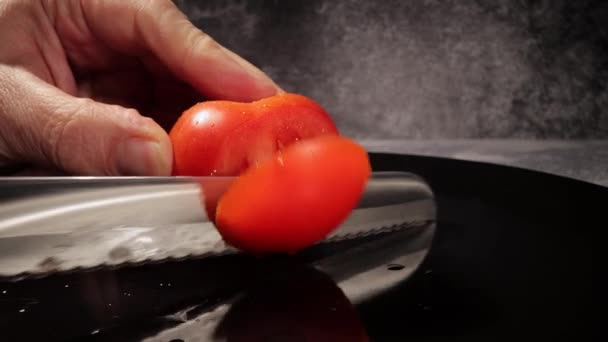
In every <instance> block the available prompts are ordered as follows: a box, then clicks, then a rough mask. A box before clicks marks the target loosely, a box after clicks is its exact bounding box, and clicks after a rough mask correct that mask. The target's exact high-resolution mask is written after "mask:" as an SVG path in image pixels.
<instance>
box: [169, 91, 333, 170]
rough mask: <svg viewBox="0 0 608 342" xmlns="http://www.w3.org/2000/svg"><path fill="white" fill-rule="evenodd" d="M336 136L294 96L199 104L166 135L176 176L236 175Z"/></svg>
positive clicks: (313, 107)
mask: <svg viewBox="0 0 608 342" xmlns="http://www.w3.org/2000/svg"><path fill="white" fill-rule="evenodd" d="M326 134H327V135H337V134H338V129H337V128H336V125H335V124H334V122H333V121H332V119H331V118H330V116H329V115H328V113H327V112H326V111H325V110H324V109H323V108H322V107H321V106H320V105H319V104H317V103H316V102H314V101H312V100H311V99H309V98H307V97H305V96H302V95H297V94H289V93H288V94H279V95H276V96H272V97H268V98H265V99H262V100H259V101H254V102H250V103H244V102H233V101H207V102H201V103H198V104H196V105H194V106H192V107H191V108H190V109H188V110H186V111H185V112H184V113H183V114H182V115H181V116H180V117H179V118H178V120H177V122H176V123H175V125H174V126H173V128H172V129H171V131H170V133H169V137H170V139H171V142H172V145H173V155H174V161H173V175H175V176H212V175H218V176H237V175H239V174H240V173H242V172H243V171H244V170H245V169H247V168H248V167H250V166H255V165H256V164H258V163H260V162H262V161H264V160H266V159H269V158H272V157H273V155H274V153H275V152H276V151H278V150H281V149H283V148H284V147H287V146H289V145H291V144H292V143H294V142H297V141H299V140H303V139H307V138H310V137H315V136H319V135H326Z"/></svg>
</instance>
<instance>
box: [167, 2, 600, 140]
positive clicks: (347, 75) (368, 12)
mask: <svg viewBox="0 0 608 342" xmlns="http://www.w3.org/2000/svg"><path fill="white" fill-rule="evenodd" d="M175 2H176V3H177V5H178V6H179V7H180V8H181V9H182V10H183V11H184V12H185V13H186V14H187V15H188V16H189V17H190V18H191V19H192V20H193V21H194V23H195V24H196V25H197V26H199V27H200V28H201V29H203V30H204V31H205V32H207V33H208V34H210V35H211V36H213V37H214V38H215V39H216V40H218V41H219V42H221V43H222V44H224V45H225V46H227V47H228V48H230V49H232V50H234V51H236V52H237V53H239V54H240V55H242V56H244V57H245V58H247V59H249V60H250V61H251V62H253V63H254V64H256V65H257V66H259V67H261V68H262V69H263V70H264V71H266V72H267V73H269V74H270V75H271V76H272V77H273V78H274V79H275V80H276V81H277V82H278V83H279V84H280V85H281V86H282V87H283V88H284V89H286V90H287V91H290V92H296V93H301V94H303V95H307V96H310V97H312V98H313V99H315V100H316V101H317V102H319V103H320V104H321V105H323V106H324V107H325V108H326V109H327V110H328V111H329V112H330V114H331V115H332V116H333V117H334V119H335V120H336V122H337V124H338V126H339V128H340V129H341V130H342V132H343V133H345V134H347V135H350V136H353V137H357V138H359V139H377V138H380V139H467V138H501V139H503V138H526V139H600V138H608V87H607V85H608V1H601V0H600V1H593V0H577V1H568V0H554V1H545V0H534V1H532V0H528V1H524V0H495V1H485V0H483V1H482V0H412V1H399V0H384V1H370V0H343V1H329V0H306V1H304V0H300V1H294V0H291V1H280V0H249V1H245V0H228V1H227V0H205V1H194V0H176V1H175Z"/></svg>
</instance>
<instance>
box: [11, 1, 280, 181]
mask: <svg viewBox="0 0 608 342" xmlns="http://www.w3.org/2000/svg"><path fill="white" fill-rule="evenodd" d="M0 41H1V42H2V47H1V48H0V165H18V164H29V165H34V166H36V167H40V168H48V169H59V170H62V171H63V172H65V173H68V174H78V175H169V174H170V173H171V164H172V149H171V143H170V141H169V138H168V136H167V133H166V130H165V129H167V128H168V127H170V124H171V123H172V122H173V121H174V120H175V119H176V118H177V115H179V114H180V113H181V111H182V110H184V109H186V108H187V107H189V106H191V105H192V104H193V103H194V102H196V101H200V100H202V99H203V98H208V99H226V100H241V101H249V100H255V99H259V98H263V97H267V96H271V95H274V94H276V93H278V92H281V90H280V89H279V88H278V86H277V85H275V84H274V83H273V82H272V80H270V78H268V76H266V75H265V74H264V73H262V72H261V71H260V70H259V69H257V68H255V67H254V66H253V65H251V64H249V63H248V62H247V61H245V60H243V59H242V58H240V57H239V56H237V55H236V54H234V53H233V52H231V51H229V50H227V49H226V48H224V47H222V46H221V45H219V44H218V43H217V42H215V41H214V40H213V39H212V38H211V37H209V36H208V35H206V34H205V33H203V32H201V31H200V30H198V29H197V28H196V27H195V26H194V25H192V23H191V22H190V21H189V20H188V19H187V17H186V16H185V15H183V14H182V13H181V12H180V11H179V10H178V9H177V7H176V6H175V5H174V4H173V3H172V2H171V1H169V0H132V1H122V0H105V1H104V0H87V1H80V0H2V1H0ZM144 115H145V116H149V117H145V116H144ZM152 118H154V120H153V119H152ZM155 120H156V121H155ZM161 125H164V127H165V129H163V127H161Z"/></svg>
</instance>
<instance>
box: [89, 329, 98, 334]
mask: <svg viewBox="0 0 608 342" xmlns="http://www.w3.org/2000/svg"><path fill="white" fill-rule="evenodd" d="M98 333H99V329H95V330H93V331H91V335H95V334H98Z"/></svg>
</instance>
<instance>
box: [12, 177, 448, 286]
mask: <svg viewBox="0 0 608 342" xmlns="http://www.w3.org/2000/svg"><path fill="white" fill-rule="evenodd" d="M231 181H232V179H231V178H220V177H218V178H214V177H210V178H204V179H201V178H188V177H177V178H173V177H171V178H154V177H152V178H149V177H122V178H91V177H77V178H45V179H40V178H37V179H26V178H21V179H17V180H15V181H14V182H11V181H10V178H9V179H5V178H2V179H0V190H1V191H0V193H2V196H1V197H0V201H1V203H2V206H1V207H0V276H8V277H14V276H19V275H24V276H26V275H36V274H37V275H45V274H50V273H53V272H63V271H69V270H74V269H82V268H95V267H100V266H113V267H117V266H121V265H128V264H134V263H142V262H152V261H161V260H165V259H175V258H187V257H200V256H204V255H209V254H224V253H233V252H235V251H234V250H233V249H232V248H230V247H229V246H226V245H225V244H224V243H223V241H222V239H221V237H220V235H219V234H218V233H217V231H216V229H215V227H214V225H213V224H212V223H211V222H209V221H208V219H207V216H206V213H205V210H204V209H203V208H202V207H201V204H200V203H201V196H203V197H204V196H219V194H221V193H222V192H223V191H225V189H227V187H228V185H229V184H230V182H231ZM435 212H436V209H435V202H434V198H433V194H432V192H431V190H430V188H429V186H428V185H427V184H426V183H425V182H424V181H423V180H421V179H420V178H419V177H417V176H415V175H412V174H409V173H374V175H373V177H372V179H371V180H370V182H369V183H368V186H367V188H366V191H365V193H364V196H363V198H362V200H361V202H360V204H359V206H358V207H357V209H355V210H354V211H353V212H352V213H351V215H350V216H349V218H348V219H347V220H346V221H345V222H344V223H343V224H342V225H341V226H340V227H339V228H338V229H337V230H335V231H334V232H333V233H332V234H330V236H328V237H327V239H326V241H332V240H336V239H337V240H340V239H349V238H357V237H360V236H362V235H368V234H374V233H377V232H378V231H383V230H386V229H392V228H394V227H396V226H401V225H404V224H415V223H416V222H428V221H433V220H434V219H435Z"/></svg>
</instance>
